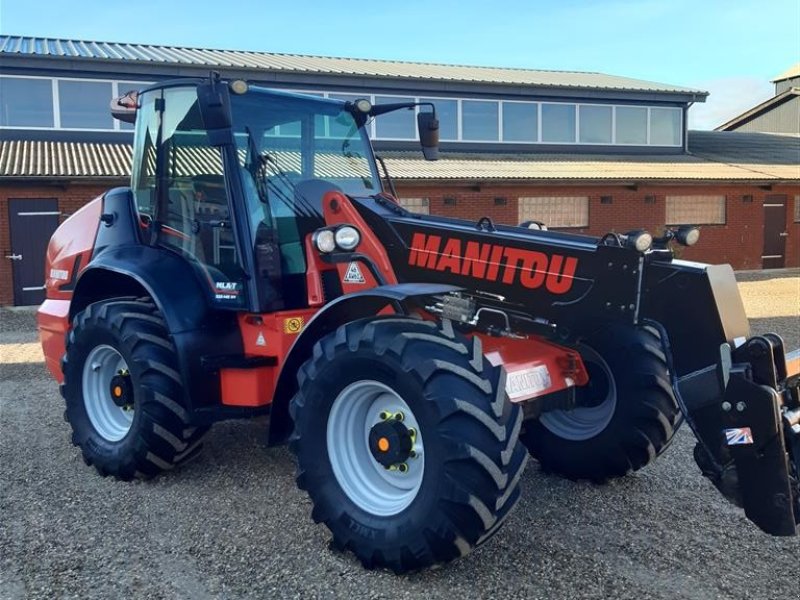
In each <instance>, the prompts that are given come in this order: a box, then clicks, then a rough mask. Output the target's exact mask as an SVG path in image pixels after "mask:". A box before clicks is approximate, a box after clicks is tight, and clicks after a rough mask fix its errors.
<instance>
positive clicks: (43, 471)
mask: <svg viewBox="0 0 800 600" xmlns="http://www.w3.org/2000/svg"><path fill="white" fill-rule="evenodd" d="M740 279H741V280H742V283H741V289H742V292H743V295H744V298H745V304H746V307H747V309H748V313H749V314H750V315H751V316H753V317H755V318H754V320H753V328H754V330H755V331H756V332H762V331H766V330H773V331H777V332H779V333H781V334H782V335H784V337H785V338H786V339H787V342H788V344H789V345H790V346H791V347H798V346H800V273H798V272H784V273H780V274H775V273H772V274H766V275H765V274H746V275H742V276H741V277H740ZM41 360H42V359H41V353H40V352H39V351H38V347H37V344H36V334H35V332H34V319H33V314H32V313H31V312H25V311H22V312H18V311H10V310H0V597H1V598H3V599H5V598H103V599H107V598H139V597H147V598H192V599H196V598H243V597H259V598H264V597H280V598H285V597H297V598H339V597H358V598H361V597H365V598H382V597H387V598H388V597H393V598H406V597H407V598H453V597H458V598H479V597H482V598H486V597H503V598H531V599H532V598H636V599H641V598H653V599H656V598H665V599H666V598H668V599H674V598H725V599H728V598H751V599H762V598H763V599H767V598H797V597H800V578H799V577H798V562H797V561H798V557H799V556H800V538H792V539H779V538H771V537H768V536H766V535H764V534H762V533H760V532H759V531H758V530H757V529H756V528H755V527H754V526H753V525H751V524H750V523H749V522H748V521H747V520H746V519H745V518H744V517H743V516H742V515H741V514H740V512H739V511H738V510H737V509H736V508H734V507H732V506H730V505H729V504H727V503H726V501H725V500H724V499H723V498H722V497H721V496H720V495H719V494H718V493H717V492H716V490H714V489H713V487H712V486H711V484H710V483H707V482H706V481H705V480H704V479H703V478H702V477H701V475H700V474H699V472H698V469H697V468H696V466H695V464H694V461H693V460H692V457H691V449H692V446H693V439H692V436H691V434H690V433H689V431H688V430H687V429H686V428H683V429H682V430H681V432H680V433H679V434H678V436H677V438H676V441H675V443H674V444H673V445H672V447H671V448H670V449H669V451H668V452H667V453H666V454H665V455H664V456H663V457H661V458H660V459H659V460H658V461H656V462H655V463H654V464H653V465H651V466H650V467H648V468H646V469H644V470H643V471H641V472H639V473H636V474H634V475H632V476H629V477H626V478H624V479H622V480H618V481H615V482H612V483H611V484H609V485H606V486H595V485H592V484H589V483H573V482H569V481H564V480H561V479H558V478H556V477H550V476H546V475H543V474H542V473H540V472H539V471H538V469H537V467H536V465H535V463H530V466H529V467H528V469H527V471H526V472H525V475H524V476H523V479H522V484H521V485H522V488H523V495H522V500H521V501H520V504H519V505H518V508H517V510H516V511H515V513H514V514H513V515H512V517H511V518H510V519H509V521H508V522H507V525H506V526H505V527H504V528H503V530H502V531H501V532H500V533H499V534H498V535H497V536H495V538H494V539H493V540H492V541H491V542H489V543H488V544H486V545H484V546H483V547H482V548H480V549H479V550H477V551H475V552H473V553H472V554H470V555H468V556H467V557H465V558H463V559H461V560H459V561H457V562H455V563H453V564H450V565H448V566H445V567H444V568H440V569H437V570H430V571H426V572H422V573H417V574H413V575H410V576H405V577H396V576H394V575H392V574H391V573H388V572H383V571H377V572H375V571H373V572H370V571H365V570H363V569H362V568H361V566H360V565H359V564H358V563H357V562H356V561H355V559H354V558H353V557H352V556H351V555H348V554H341V553H338V552H336V551H334V550H332V549H331V548H329V545H328V540H329V536H328V533H327V531H326V530H325V529H324V528H323V527H322V526H315V525H314V524H313V523H312V521H311V518H310V504H309V501H308V500H307V498H306V497H305V495H304V494H303V493H301V492H300V491H299V490H297V489H296V487H295V485H294V478H293V475H294V464H293V462H292V459H291V457H290V455H289V454H288V452H287V451H286V449H284V448H265V447H264V444H263V438H264V431H265V422H264V421H263V420H258V421H251V422H232V423H222V424H218V425H216V426H215V427H214V428H213V429H212V431H211V433H210V434H209V435H208V437H207V443H206V445H205V449H204V451H203V452H202V453H201V454H200V455H199V457H198V458H197V459H195V460H194V461H192V462H191V463H190V464H188V465H186V466H185V467H183V468H181V469H180V470H178V471H176V472H173V473H169V474H167V475H165V476H161V477H158V478H156V479H155V480H154V481H150V482H145V483H121V482H116V481H113V480H110V479H103V478H101V477H99V476H98V475H97V474H96V473H95V472H94V470H92V469H90V468H87V467H86V466H84V464H83V462H82V460H81V459H80V457H79V455H78V452H77V450H76V449H75V448H73V447H72V446H71V445H70V443H69V428H68V426H67V425H66V424H65V423H64V422H63V420H62V418H61V415H62V412H63V408H62V400H61V398H60V397H59V395H58V391H57V388H56V385H55V383H53V381H52V380H51V379H50V377H49V376H48V375H47V373H46V372H45V369H44V366H43V364H42V362H41Z"/></svg>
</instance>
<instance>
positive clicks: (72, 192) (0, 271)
mask: <svg viewBox="0 0 800 600" xmlns="http://www.w3.org/2000/svg"><path fill="white" fill-rule="evenodd" d="M116 185H120V184H116ZM111 187H114V185H108V186H102V185H70V184H64V185H25V184H7V183H3V184H0V306H8V305H11V304H13V303H14V289H13V285H12V279H11V277H12V275H11V264H12V263H11V261H10V260H7V259H6V258H5V256H6V254H10V253H11V237H10V232H9V227H8V225H9V222H8V221H9V212H8V201H9V199H24V198H56V199H58V209H59V210H60V211H61V212H62V214H63V216H62V220H63V219H65V218H66V217H67V216H68V215H70V214H72V213H73V212H75V211H76V210H78V209H79V208H80V207H81V206H83V205H84V204H86V203H87V202H88V201H89V200H92V199H93V198H96V197H97V196H98V195H100V194H102V193H103V192H104V191H105V190H106V189H109V188H111ZM42 268H44V265H42Z"/></svg>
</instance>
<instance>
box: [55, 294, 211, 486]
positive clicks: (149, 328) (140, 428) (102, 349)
mask: <svg viewBox="0 0 800 600" xmlns="http://www.w3.org/2000/svg"><path fill="white" fill-rule="evenodd" d="M61 367H62V372H63V373H64V383H63V384H62V386H61V395H62V396H63V397H64V400H65V402H66V411H65V412H64V420H66V421H67V422H68V423H69V424H70V425H71V427H72V443H73V444H74V445H75V446H78V447H79V448H80V449H81V453H82V455H83V460H84V462H85V463H86V464H87V465H93V466H94V467H95V468H96V469H97V471H98V472H99V473H100V474H101V475H103V476H106V475H112V476H114V477H116V478H118V479H121V480H125V481H129V480H131V479H134V478H139V479H147V478H150V477H152V476H154V475H156V474H158V473H160V472H161V471H164V470H167V469H171V468H173V467H175V466H176V465H179V464H181V463H182V462H184V461H186V460H187V459H189V458H190V457H192V456H195V455H196V453H197V451H198V450H199V445H200V441H201V438H202V436H203V434H204V433H205V432H206V431H207V430H208V427H194V426H192V425H191V424H190V423H189V414H188V412H187V411H186V409H185V407H184V406H183V386H182V384H181V377H180V373H179V367H178V360H177V357H176V355H175V346H174V345H173V343H172V341H171V339H170V336H169V334H168V332H167V328H166V323H165V322H164V320H163V319H162V318H161V316H160V314H159V312H158V309H157V308H156V307H155V305H154V304H153V303H152V302H151V301H149V300H147V299H138V300H137V299H135V298H115V299H112V300H104V301H102V302H97V303H95V304H91V305H89V306H88V307H87V308H86V309H85V310H84V311H82V312H80V313H78V314H77V315H76V316H75V318H74V319H73V322H72V330H71V331H70V333H69V337H68V339H67V349H66V353H65V355H64V358H63V359H62V363H61Z"/></svg>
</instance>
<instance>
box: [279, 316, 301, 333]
mask: <svg viewBox="0 0 800 600" xmlns="http://www.w3.org/2000/svg"><path fill="white" fill-rule="evenodd" d="M303 325H304V322H303V317H292V318H290V319H284V320H283V332H284V333H299V332H300V330H301V329H303Z"/></svg>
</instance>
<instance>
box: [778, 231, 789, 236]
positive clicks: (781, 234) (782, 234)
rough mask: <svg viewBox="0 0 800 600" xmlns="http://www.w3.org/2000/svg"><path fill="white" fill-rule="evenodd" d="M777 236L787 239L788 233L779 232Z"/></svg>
mask: <svg viewBox="0 0 800 600" xmlns="http://www.w3.org/2000/svg"><path fill="white" fill-rule="evenodd" d="M778 235H779V236H781V237H787V236H788V235H789V232H788V231H781V232H780V233H779V234H778Z"/></svg>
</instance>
